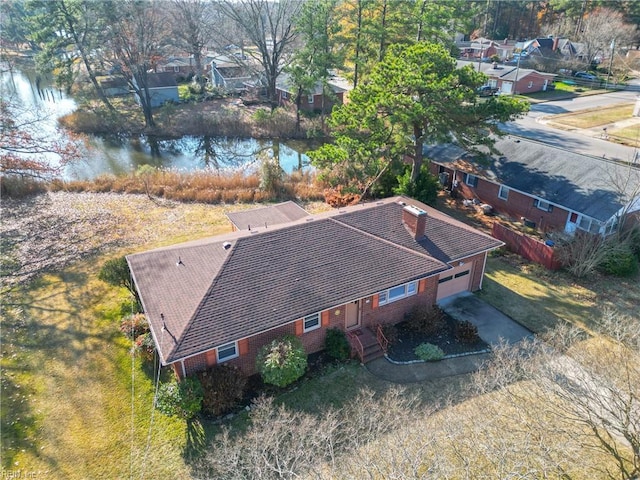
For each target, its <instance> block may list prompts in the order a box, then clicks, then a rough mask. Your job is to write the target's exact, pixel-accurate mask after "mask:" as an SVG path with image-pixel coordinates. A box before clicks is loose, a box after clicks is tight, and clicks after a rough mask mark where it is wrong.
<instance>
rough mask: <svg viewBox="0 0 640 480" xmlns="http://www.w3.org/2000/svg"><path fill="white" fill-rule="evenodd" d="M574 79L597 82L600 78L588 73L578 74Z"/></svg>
mask: <svg viewBox="0 0 640 480" xmlns="http://www.w3.org/2000/svg"><path fill="white" fill-rule="evenodd" d="M574 77H576V78H582V79H583V80H597V79H598V77H596V76H595V75H593V74H592V73H587V72H576V74H575V75H574Z"/></svg>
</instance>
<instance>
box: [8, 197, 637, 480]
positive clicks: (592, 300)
mask: <svg viewBox="0 0 640 480" xmlns="http://www.w3.org/2000/svg"><path fill="white" fill-rule="evenodd" d="M11 207H12V208H13V209H14V211H18V212H19V213H20V215H18V216H16V218H15V219H12V218H9V219H7V218H4V217H5V215H6V213H5V214H3V224H2V225H3V226H2V228H3V229H10V228H15V229H18V230H21V229H24V230H25V231H26V230H27V229H28V228H30V225H31V224H33V221H29V219H31V220H34V219H37V220H38V222H42V223H36V226H38V233H39V235H40V237H42V236H47V235H48V236H51V237H52V238H51V239H50V240H48V239H47V238H39V240H38V241H39V242H40V243H43V242H44V243H46V242H48V241H50V242H51V245H52V247H51V251H50V252H51V253H47V251H44V253H42V252H41V251H36V252H31V251H30V250H29V249H27V251H26V253H25V252H23V254H24V255H25V259H26V258H28V255H29V254H31V255H32V256H33V257H34V258H32V261H33V262H35V263H36V264H43V265H44V266H43V269H42V272H40V273H39V274H38V275H36V276H34V277H32V279H31V280H29V281H27V282H26V283H24V285H23V288H17V287H16V288H14V289H13V290H12V291H11V293H10V294H7V295H5V296H4V298H3V321H2V359H1V362H2V363H1V365H2V372H1V375H2V376H1V380H2V391H1V395H2V399H1V400H2V409H1V415H2V455H1V457H2V471H3V475H5V476H6V475H9V474H10V472H17V471H20V472H24V473H23V475H26V473H27V472H41V473H42V474H43V475H45V474H46V476H47V477H49V478H65V479H86V478H128V477H131V476H134V477H140V478H142V477H143V476H144V477H146V478H172V479H180V478H188V477H189V455H190V454H191V453H193V452H197V451H200V450H201V449H202V448H204V447H206V445H207V444H208V441H209V440H210V439H211V438H212V437H213V436H214V435H215V434H216V432H218V431H219V425H218V424H215V423H211V422H206V421H203V422H202V423H200V422H193V423H191V424H189V425H186V424H185V422H182V421H178V420H176V419H171V418H167V417H164V416H163V415H161V414H158V413H156V414H153V413H152V408H151V405H152V398H153V373H152V370H153V368H148V367H145V366H144V365H143V364H142V363H141V362H140V361H139V360H138V359H136V361H135V362H133V363H132V360H131V356H130V353H129V352H130V345H129V344H128V342H127V341H126V339H125V338H124V336H123V335H122V334H121V333H120V332H119V330H118V323H119V319H120V318H121V317H122V316H123V315H124V314H126V313H127V312H128V311H129V310H130V305H129V301H128V296H127V294H126V292H125V291H122V290H119V289H114V288H110V287H108V286H107V285H106V284H104V283H102V282H101V281H99V280H97V273H98V271H99V269H100V266H101V265H102V264H103V262H104V260H105V259H107V258H110V257H111V256H113V255H115V254H125V253H129V252H132V251H139V250H142V249H148V248H152V247H157V246H160V245H167V244H172V243H176V242H179V241H183V240H186V239H193V238H198V237H202V236H205V235H214V234H219V233H223V232H228V231H230V227H229V224H228V223H227V221H226V219H225V217H224V211H225V210H226V209H239V208H249V207H250V205H245V206H226V207H224V206H219V205H215V206H212V205H201V204H176V203H167V204H161V203H155V202H152V201H150V200H149V199H147V198H146V197H144V196H127V195H122V196H120V195H113V194H105V195H102V194H79V195H73V194H63V193H57V194H53V195H51V196H49V197H48V198H47V199H46V201H44V202H40V201H33V202H30V203H29V204H28V205H26V206H25V205H22V206H20V205H17V204H16V205H11ZM5 208H6V206H5ZM307 208H308V209H309V210H310V211H320V210H323V209H326V208H327V207H326V206H324V205H323V204H313V205H310V206H308V207H307ZM97 211H99V212H102V213H103V214H104V216H103V217H101V222H100V223H101V225H100V227H99V228H100V229H99V230H95V231H94V230H91V229H93V228H98V226H96V225H95V224H93V223H91V222H88V221H87V220H86V219H84V217H83V215H89V216H95V214H96V212H97ZM61 214H64V215H65V216H67V217H68V218H74V219H76V220H77V222H76V224H75V225H72V226H68V228H67V226H65V227H64V228H61V227H60V226H59V223H56V222H57V221H58V220H57V219H58V215H61ZM22 218H25V219H27V220H25V221H23V222H22V223H20V221H19V220H20V219H22ZM45 220H46V221H45ZM45 224H51V225H54V227H56V228H52V229H50V230H46V229H43V228H42V227H41V225H45ZM71 227H73V228H71ZM83 229H84V230H83ZM80 231H84V232H85V233H87V232H86V231H88V233H89V235H88V238H87V242H95V238H96V237H97V238H98V239H99V241H100V242H101V245H103V246H104V247H103V248H102V249H99V251H98V253H95V250H94V249H93V248H88V247H87V248H84V249H83V248H81V247H82V245H78V244H76V248H78V252H79V253H78V258H77V260H76V261H75V262H72V263H70V264H65V265H58V264H56V263H55V262H54V263H46V258H36V257H37V255H38V254H40V255H54V256H55V249H56V248H57V246H58V245H59V243H60V242H63V243H64V242H70V240H71V239H73V238H75V237H78V235H79V234H78V232H80ZM3 233H5V232H4V231H3ZM28 233H29V232H27V234H25V235H26V237H25V238H27V239H31V240H30V241H31V242H33V241H34V240H33V239H32V238H31V237H30V235H28ZM74 235H75V237H74ZM23 261H25V262H26V260H23ZM487 270H488V271H487V278H486V279H485V282H484V289H483V292H482V293H481V298H483V299H485V300H487V301H488V302H490V303H492V304H494V305H496V306H497V307H498V308H499V309H501V310H502V311H504V312H505V313H507V314H509V315H512V316H513V317H514V318H515V319H516V320H518V321H520V322H522V323H523V324H524V325H526V326H528V327H529V328H531V329H533V330H534V331H540V330H543V329H545V328H547V327H551V326H553V325H554V324H556V323H557V322H560V321H565V320H566V321H570V322H572V323H576V324H578V325H581V326H583V327H585V328H587V329H590V328H592V327H593V326H595V324H596V322H597V318H598V312H599V310H600V309H601V308H604V307H606V306H612V307H616V308H618V309H621V310H624V311H627V312H633V311H634V309H637V305H638V304H640V291H639V290H640V289H639V288H638V279H637V278H636V279H630V280H615V281H611V280H610V279H601V278H595V279H591V280H590V281H589V282H584V283H577V282H573V281H572V280H571V279H569V278H568V277H567V276H565V275H564V274H563V273H550V272H546V271H543V270H541V269H539V268H536V267H532V266H530V265H528V264H525V263H523V262H519V261H517V260H515V259H514V258H513V257H509V256H507V257H496V258H491V259H490V260H489V262H488V266H487ZM467 382H468V377H467V376H460V377H453V378H446V379H441V380H435V381H432V382H425V383H421V384H411V385H407V386H406V388H407V389H408V390H409V391H410V392H417V393H418V394H419V396H420V398H421V401H422V403H423V404H424V405H427V404H428V405H435V404H439V403H441V402H443V401H445V400H446V399H448V398H450V397H453V398H454V399H455V401H456V402H460V401H462V400H464V398H463V396H462V395H461V392H463V391H465V390H464V386H465V384H466V383H467ZM392 386H393V385H392V384H390V383H389V382H386V381H382V380H380V379H377V378H375V377H373V376H372V375H371V374H370V373H369V372H368V371H367V370H366V368H364V367H362V366H360V365H359V364H357V363H350V364H346V365H343V366H340V367H332V368H330V369H329V370H328V371H327V372H326V374H325V375H323V376H320V377H316V378H313V379H309V380H306V381H304V382H303V383H302V384H300V385H298V386H297V388H296V389H295V390H293V391H290V392H288V393H285V394H283V395H281V396H280V397H279V400H278V401H279V402H282V403H284V404H285V405H287V406H288V407H290V408H295V409H301V410H304V411H308V412H312V413H319V412H321V409H322V408H324V407H325V406H327V405H332V406H336V407H339V406H341V405H344V404H345V403H346V402H349V401H350V400H351V399H352V398H353V397H354V395H355V394H356V393H357V392H359V391H361V390H363V389H372V390H373V391H374V392H376V393H378V394H380V393H384V392H385V391H387V390H388V389H390V388H391V387H392ZM245 421H246V417H245V416H242V415H240V416H238V417H236V419H235V420H234V423H233V425H236V426H242V425H244V424H245Z"/></svg>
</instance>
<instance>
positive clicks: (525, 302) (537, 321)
mask: <svg viewBox="0 0 640 480" xmlns="http://www.w3.org/2000/svg"><path fill="white" fill-rule="evenodd" d="M543 287H544V286H541V287H540V289H538V290H536V291H533V292H532V294H531V295H523V294H521V293H518V292H516V291H514V290H512V289H511V288H508V287H506V286H505V285H502V284H501V283H499V282H498V281H496V280H495V279H492V278H489V277H487V276H485V278H484V280H483V286H482V290H481V291H480V292H478V297H479V298H481V299H482V300H484V301H486V302H487V303H489V304H490V305H492V306H493V307H495V308H497V309H498V310H500V311H501V312H502V313H504V314H505V315H507V316H508V317H510V318H512V319H513V320H515V321H516V322H518V323H520V324H521V325H523V326H524V327H526V328H528V329H529V330H531V331H532V332H534V333H536V334H539V333H544V332H546V331H548V330H551V329H553V328H555V327H557V326H559V325H562V324H566V323H570V324H574V325H575V326H577V327H580V328H586V329H587V330H589V329H590V324H591V320H590V319H591V317H592V316H593V313H594V311H593V307H591V306H588V305H581V304H580V303H578V302H576V301H571V300H570V299H568V298H565V297H564V296H563V295H560V294H559V292H554V291H553V290H549V289H546V288H543ZM563 313H564V314H566V317H565V318H563V316H561V314H563ZM575 318H580V319H583V320H586V321H580V322H576V321H574V319H575Z"/></svg>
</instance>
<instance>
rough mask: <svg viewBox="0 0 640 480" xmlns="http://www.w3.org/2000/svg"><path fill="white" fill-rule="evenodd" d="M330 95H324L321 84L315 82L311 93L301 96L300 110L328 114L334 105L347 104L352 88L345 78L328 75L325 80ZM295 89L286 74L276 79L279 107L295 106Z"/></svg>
mask: <svg viewBox="0 0 640 480" xmlns="http://www.w3.org/2000/svg"><path fill="white" fill-rule="evenodd" d="M327 88H328V89H329V90H330V91H331V94H330V95H326V94H325V89H324V88H323V86H322V83H320V82H317V83H316V84H315V85H314V86H313V88H312V89H311V91H309V92H308V93H307V94H306V95H304V96H303V98H302V101H301V102H300V108H301V109H302V110H305V111H308V112H322V111H324V112H330V111H331V109H332V108H333V106H334V105H343V104H345V103H347V101H348V96H349V92H350V91H351V90H352V88H353V86H352V85H351V83H350V82H349V81H347V80H346V79H345V78H343V77H340V76H338V75H330V76H329V78H328V79H327ZM296 94H297V88H296V87H295V86H294V85H293V84H292V81H291V77H290V76H289V75H287V74H286V73H283V74H281V75H280V76H279V77H278V81H277V84H276V95H277V98H278V104H279V105H280V106H288V105H295V98H296Z"/></svg>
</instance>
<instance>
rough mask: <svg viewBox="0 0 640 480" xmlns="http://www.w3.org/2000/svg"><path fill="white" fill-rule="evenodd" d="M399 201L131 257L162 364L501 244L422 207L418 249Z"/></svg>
mask: <svg viewBox="0 0 640 480" xmlns="http://www.w3.org/2000/svg"><path fill="white" fill-rule="evenodd" d="M398 200H405V201H407V202H411V203H415V202H413V201H412V200H409V199H403V198H402V197H400V198H397V199H387V200H385V201H383V202H378V203H376V204H368V205H365V206H356V207H349V208H346V209H344V213H342V212H343V211H342V210H341V211H339V212H336V211H334V212H331V213H328V214H323V215H319V216H315V217H308V218H306V219H301V220H299V221H297V222H294V223H293V224H287V225H283V226H280V227H277V226H276V227H274V228H267V229H262V230H261V231H260V232H257V231H256V230H253V229H252V232H248V231H243V232H236V233H234V234H230V235H225V236H221V237H214V238H210V239H206V240H203V241H198V242H191V243H189V244H182V245H178V246H175V247H169V248H163V249H159V250H154V251H150V252H144V253H140V254H135V255H130V256H128V257H127V259H128V261H129V265H130V267H131V271H132V274H133V277H134V280H135V283H136V286H137V288H138V291H139V292H140V296H141V299H142V302H143V305H144V308H145V312H146V313H147V316H148V318H149V321H150V323H151V328H152V332H153V334H154V337H155V338H156V344H157V345H159V350H160V355H161V358H162V361H163V363H171V362H174V361H177V360H180V359H182V358H185V357H188V356H191V355H195V354H197V353H200V352H203V351H207V350H210V349H211V348H215V347H216V346H220V345H223V344H226V343H229V342H232V341H235V340H238V339H241V338H245V337H249V336H252V335H255V334H257V333H259V332H263V331H265V330H269V329H272V328H275V327H278V326H280V325H284V324H287V323H289V322H293V321H295V320H297V319H299V318H301V317H303V316H305V315H308V314H311V313H315V312H318V311H321V310H324V309H327V308H331V307H333V306H336V305H341V304H343V303H346V302H349V301H352V300H355V299H359V298H363V297H366V296H369V295H372V294H374V293H377V292H379V291H381V290H384V289H386V288H390V287H393V286H396V285H400V284H403V283H406V282H409V281H412V280H415V279H418V278H423V277H426V276H430V275H435V274H437V273H439V272H441V271H444V270H446V269H448V268H450V267H449V266H447V265H446V263H445V262H446V261H447V260H452V259H455V258H462V257H464V256H468V255H471V254H474V253H477V252H478V251H484V250H489V249H491V248H495V247H497V246H499V245H501V243H500V242H498V241H497V240H495V239H492V238H491V237H488V236H486V235H484V234H481V233H479V232H476V231H475V230H473V229H472V228H470V227H467V226H465V225H463V224H460V223H459V222H456V221H455V220H452V219H450V218H449V217H447V216H445V215H443V214H439V213H437V212H436V211H435V210H433V209H430V208H428V207H426V206H423V205H420V204H419V206H420V207H421V208H423V209H426V210H427V212H428V214H429V218H428V219H427V227H426V230H427V232H426V233H427V234H428V235H429V237H428V240H423V241H421V243H420V244H418V243H417V242H416V241H414V240H413V239H412V237H411V235H410V234H409V232H408V231H407V230H406V228H405V227H404V226H403V224H402V205H399V204H397V201H398ZM225 242H229V243H230V244H231V246H230V247H229V248H228V249H225V248H223V244H224V243H225ZM163 325H164V326H166V328H165V329H163Z"/></svg>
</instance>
